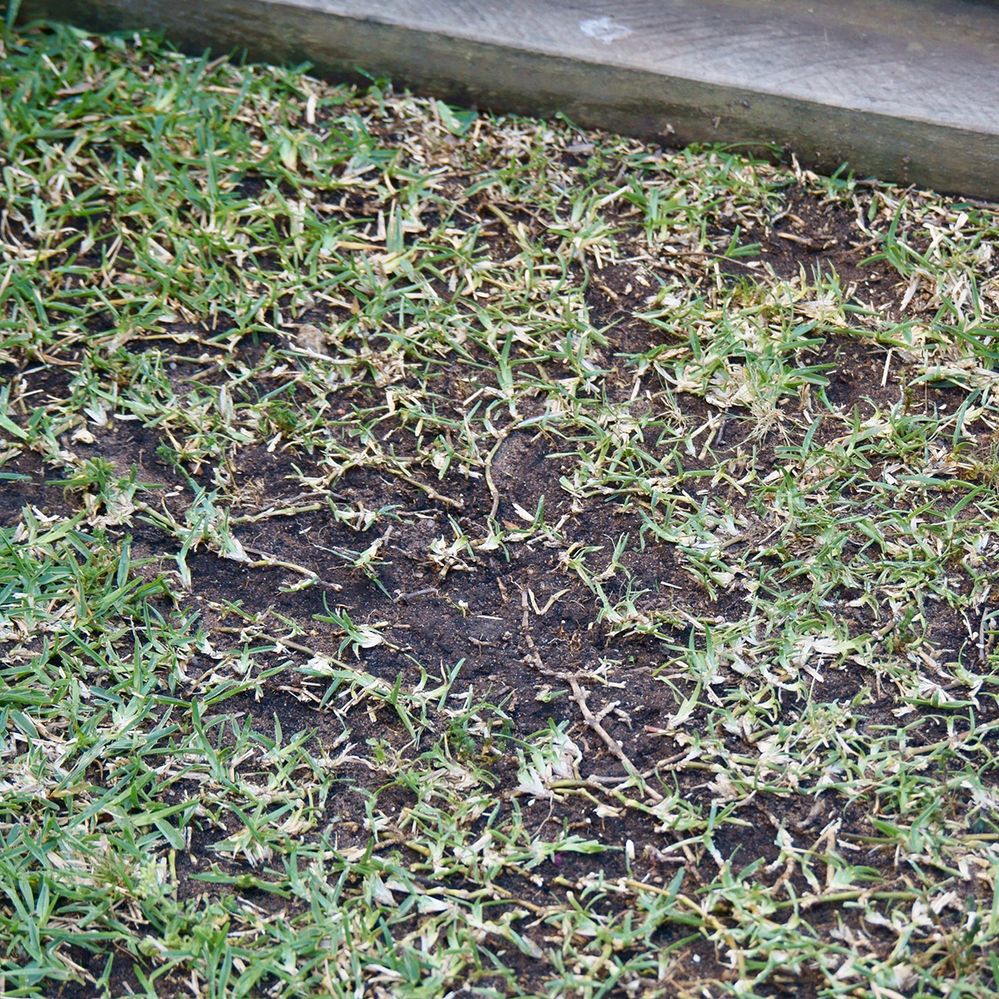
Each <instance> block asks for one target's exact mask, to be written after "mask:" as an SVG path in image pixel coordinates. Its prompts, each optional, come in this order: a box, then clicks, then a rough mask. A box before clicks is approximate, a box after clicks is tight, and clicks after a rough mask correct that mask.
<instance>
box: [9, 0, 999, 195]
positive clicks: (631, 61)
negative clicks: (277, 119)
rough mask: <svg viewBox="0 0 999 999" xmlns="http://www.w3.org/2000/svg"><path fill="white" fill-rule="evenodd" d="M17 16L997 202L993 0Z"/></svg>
mask: <svg viewBox="0 0 999 999" xmlns="http://www.w3.org/2000/svg"><path fill="white" fill-rule="evenodd" d="M21 16H22V18H30V17H52V18H60V19H64V20H66V19H68V20H73V21H76V22H77V23H80V24H85V25H89V26H92V27H95V28H102V29H115V28H137V27H154V28H160V29H163V30H165V31H166V32H167V34H168V36H169V37H171V38H172V39H173V40H174V41H175V42H177V43H178V44H179V45H181V46H182V47H184V48H187V49H196V50H199V51H200V50H202V49H203V48H205V47H206V46H210V47H211V48H212V49H213V50H214V51H216V52H223V51H229V50H231V49H234V48H238V49H245V50H246V51H247V54H248V55H249V56H250V57H251V58H265V59H270V60H272V61H289V60H290V61H296V62H299V61H304V60H309V61H311V62H312V63H314V64H315V66H316V68H317V70H318V71H319V72H320V73H323V74H326V75H332V76H343V75H345V74H350V72H351V71H352V70H353V69H355V68H357V67H363V68H365V69H367V70H370V71H373V72H377V73H383V74H386V75H388V76H391V77H392V78H393V79H395V80H397V81H400V82H405V83H408V84H410V85H411V86H413V87H415V88H417V89H419V90H422V91H428V92H433V93H437V94H439V95H441V96H443V97H445V98H447V99H451V100H456V101H464V102H474V103H477V104H478V105H479V106H482V107H489V108H493V109H495V110H513V111H520V112H526V113H539V114H550V113H552V112H553V111H556V110H561V111H563V112H564V113H566V114H567V115H568V116H569V117H570V118H571V119H573V120H574V121H577V122H579V123H580V124H584V125H593V126H599V127H605V128H610V129H613V130H616V131H621V132H630V133H635V134H639V135H642V136H646V137H650V138H657V139H660V140H664V141H669V142H671V143H686V142H695V141H725V142H733V143H745V144H747V145H749V146H759V145H760V144H762V143H776V144H778V145H779V146H782V147H785V148H787V149H790V150H792V151H794V152H795V153H797V155H798V156H799V158H800V159H801V160H802V161H803V162H805V163H808V164H811V165H814V166H816V167H819V168H822V169H826V170H832V169H835V168H836V167H838V166H839V165H840V164H841V163H843V162H849V164H850V166H851V168H852V169H854V170H855V171H856V172H858V173H860V174H875V175H877V176H880V177H883V178H885V179H892V180H897V181H900V182H903V183H909V182H911V183H916V184H920V185H927V186H933V187H937V188H939V189H942V190H946V191H960V192H963V193H965V194H969V195H976V196H980V197H990V198H999V6H997V5H992V4H986V3H982V2H980V0H807V3H806V0H583V2H577V0H545V2H540V0H184V2H180V0H24V2H23V5H22V10H21Z"/></svg>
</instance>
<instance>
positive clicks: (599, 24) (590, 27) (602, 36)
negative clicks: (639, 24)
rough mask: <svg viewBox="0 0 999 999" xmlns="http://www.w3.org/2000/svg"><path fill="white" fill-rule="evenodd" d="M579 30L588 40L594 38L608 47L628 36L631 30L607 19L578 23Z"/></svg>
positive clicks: (594, 19)
mask: <svg viewBox="0 0 999 999" xmlns="http://www.w3.org/2000/svg"><path fill="white" fill-rule="evenodd" d="M579 30H580V31H582V33H583V34H584V35H589V37H590V38H596V39H597V41H600V42H603V43H604V45H610V43H611V42H616V41H617V40H618V39H619V38H624V36H625V35H630V34H631V33H632V29H631V28H629V27H628V26H627V25H624V24H618V23H617V22H616V21H612V20H611V19H610V18H609V17H591V18H589V20H586V21H580V22H579Z"/></svg>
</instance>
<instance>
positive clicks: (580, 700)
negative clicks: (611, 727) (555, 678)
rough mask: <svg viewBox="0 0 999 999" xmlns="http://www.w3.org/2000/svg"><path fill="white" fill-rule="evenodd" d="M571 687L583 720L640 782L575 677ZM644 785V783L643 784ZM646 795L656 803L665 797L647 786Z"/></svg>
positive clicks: (637, 773) (635, 769)
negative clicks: (587, 700) (588, 702)
mask: <svg viewBox="0 0 999 999" xmlns="http://www.w3.org/2000/svg"><path fill="white" fill-rule="evenodd" d="M568 680H569V685H570V687H571V688H572V696H573V697H574V698H575V700H576V703H577V704H578V705H579V710H580V711H581V712H582V715H583V720H584V721H585V722H586V724H587V725H589V726H590V728H591V729H593V731H594V732H596V734H597V735H598V736H600V738H601V739H602V740H603V743H604V745H605V746H606V747H607V748H608V749H609V750H610V751H611V753H613V754H614V756H616V757H617V758H618V760H620V762H621V765H622V766H623V767H624V768H625V770H626V771H627V772H628V774H629V776H631V777H635V778H637V779H638V780H642V775H641V774H640V773H639V772H638V768H637V767H636V766H634V764H633V763H632V762H631V760H629V759H628V756H627V754H626V753H625V751H624V750H623V749H622V748H621V747H620V746H619V745H618V744H617V742H616V741H615V740H614V739H613V738H611V736H610V735H609V734H608V732H607V729H605V728H604V727H603V725H601V724H600V721H599V719H598V718H597V717H596V715H594V713H593V712H592V711H591V710H590V707H589V705H588V704H587V703H586V694H584V693H583V688H582V687H580V685H579V681H578V680H577V679H576V678H575V677H574V676H571V675H570V676H569V677H568ZM643 783H644V782H643ZM645 791H646V793H647V794H648V795H649V797H650V798H654V799H655V800H656V801H662V800H663V796H662V795H661V794H659V792H658V791H656V790H655V789H654V788H651V787H649V786H648V785H646V787H645Z"/></svg>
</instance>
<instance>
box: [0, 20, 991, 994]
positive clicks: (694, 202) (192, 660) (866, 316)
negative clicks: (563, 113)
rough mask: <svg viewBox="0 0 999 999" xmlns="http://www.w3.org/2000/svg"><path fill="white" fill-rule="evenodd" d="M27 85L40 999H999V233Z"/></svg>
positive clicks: (894, 199)
mask: <svg viewBox="0 0 999 999" xmlns="http://www.w3.org/2000/svg"><path fill="white" fill-rule="evenodd" d="M3 45H4V51H3V59H2V64H0V144H2V145H0V150H2V151H0V167H2V171H0V179H2V187H0V243H2V247H0V250H2V257H0V373H2V375H3V381H4V387H3V389H2V390H0V647H2V656H0V661H2V666H0V734H2V741H0V747H2V749H0V888H2V891H3V896H2V899H0V939H2V944H3V946H2V948H0V993H2V994H3V995H5V996H57V995H58V996H93V995H98V996H121V995H126V994H135V995H145V996H180V995H193V996H197V997H206V999H207V997H211V999H216V997H217V999H222V997H239V996H267V997H273V999H282V997H289V999H290V997H301V996H335V997H347V996H351V997H356V996H362V995H363V996H369V995H370V996H376V997H377V996H399V997H411V999H416V997H431V996H434V997H436V996H455V997H457V996H480V997H490V996H525V997H526V996H546V997H547V996H560V997H561V996H566V997H570V996H571V997H580V999H583V997H585V999H599V997H605V996H606V997H616V996H621V997H632V996H643V997H644V996H648V997H651V996H661V997H691V999H692V997H721V996H741V997H753V996H773V995H794V996H822V997H829V999H831V997H838V996H858V997H859V996H870V997H874V999H896V997H899V996H907V997H908V996H913V997H915V996H919V997H931V996H948V997H958V996H968V997H971V996H975V997H980V996H985V995H992V994H999V949H997V940H999V889H997V873H999V853H997V844H999V814H997V813H999V792H997V788H996V779H997V770H996V761H995V753H996V747H997V728H999V705H997V689H996V686H997V682H999V653H997V651H996V643H995V638H996V631H997V627H996V619H997V614H999V611H997V602H996V598H997V593H996V592H994V589H993V588H994V586H995V582H996V573H997V563H996V553H997V545H999V538H997V531H996V523H997V518H999V493H997V482H999V459H997V447H999V443H997V442H999V437H997V424H996V421H997V416H999V407H997V401H996V399H995V384H996V379H997V375H996V359H997V349H996V342H997V337H999V323H997V306H999V277H997V260H996V259H995V253H994V246H995V242H996V239H997V237H999V223H997V221H996V220H997V215H996V210H995V206H990V205H986V204H982V203H977V202H973V201H966V200H960V199H955V198H943V197H941V196H939V195H936V194H934V193H933V192H925V191H915V190H906V191H903V190H899V189H897V188H893V187H891V186H888V185H885V184H880V183H878V182H876V181H874V180H870V179H862V178H856V177H854V176H852V175H851V174H849V173H848V172H847V171H845V170H844V171H841V172H840V173H839V174H837V176H836V177H834V178H827V177H819V176H816V175H814V174H812V173H810V172H808V171H803V170H801V169H798V168H797V167H796V166H795V167H794V168H793V169H792V168H788V167H777V166H774V165H771V164H769V163H765V162H760V161H754V160H751V159H746V158H744V157H742V156H740V155H738V154H737V153H736V152H733V151H731V150H726V149H724V148H697V149H685V150H680V151H667V150H661V149H658V148H654V147H651V146H649V145H646V144H643V143H640V142H637V141H634V140H630V139H625V138H620V137H616V136H611V135H606V134H596V133H584V132H581V131H580V130H578V129H576V128H575V127H574V126H573V125H572V123H570V122H567V121H557V122H548V123H544V122H539V121H534V120H528V119H522V118H514V117H504V118H495V117H490V116H488V115H485V114H477V113H475V112H472V111H467V110H462V109H459V108H452V107H449V106H446V105H445V104H443V103H441V102H439V101H435V100H432V99H425V98H417V97H414V96H412V95H409V94H405V93H401V92H399V91H396V90H393V89H391V88H390V87H389V86H388V84H387V83H385V82H376V83H373V84H372V85H370V86H369V87H367V88H363V89H356V88H351V87H348V86H334V85H330V84H326V83H323V82H320V81H317V80H315V79H312V78H310V77H309V76H308V75H307V74H306V71H305V69H304V68H298V69H281V68H276V67H270V66H240V65H238V64H236V63H234V62H232V61H229V60H226V59H210V58H209V57H207V56H206V57H205V58H203V59H200V60H198V59H189V58H186V57H182V56H180V55H178V54H177V53H175V52H173V51H171V50H170V49H169V47H168V46H166V45H165V44H164V43H163V42H161V41H160V40H157V39H156V38H154V37H152V36H147V35H136V36H133V35H129V36H120V37H119V36H95V35H89V34H83V33H80V32H77V31H74V30H72V29H69V28H65V27H54V26H46V25H35V26H29V27H22V28H19V29H8V30H7V32H6V33H5V35H4V37H3Z"/></svg>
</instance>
